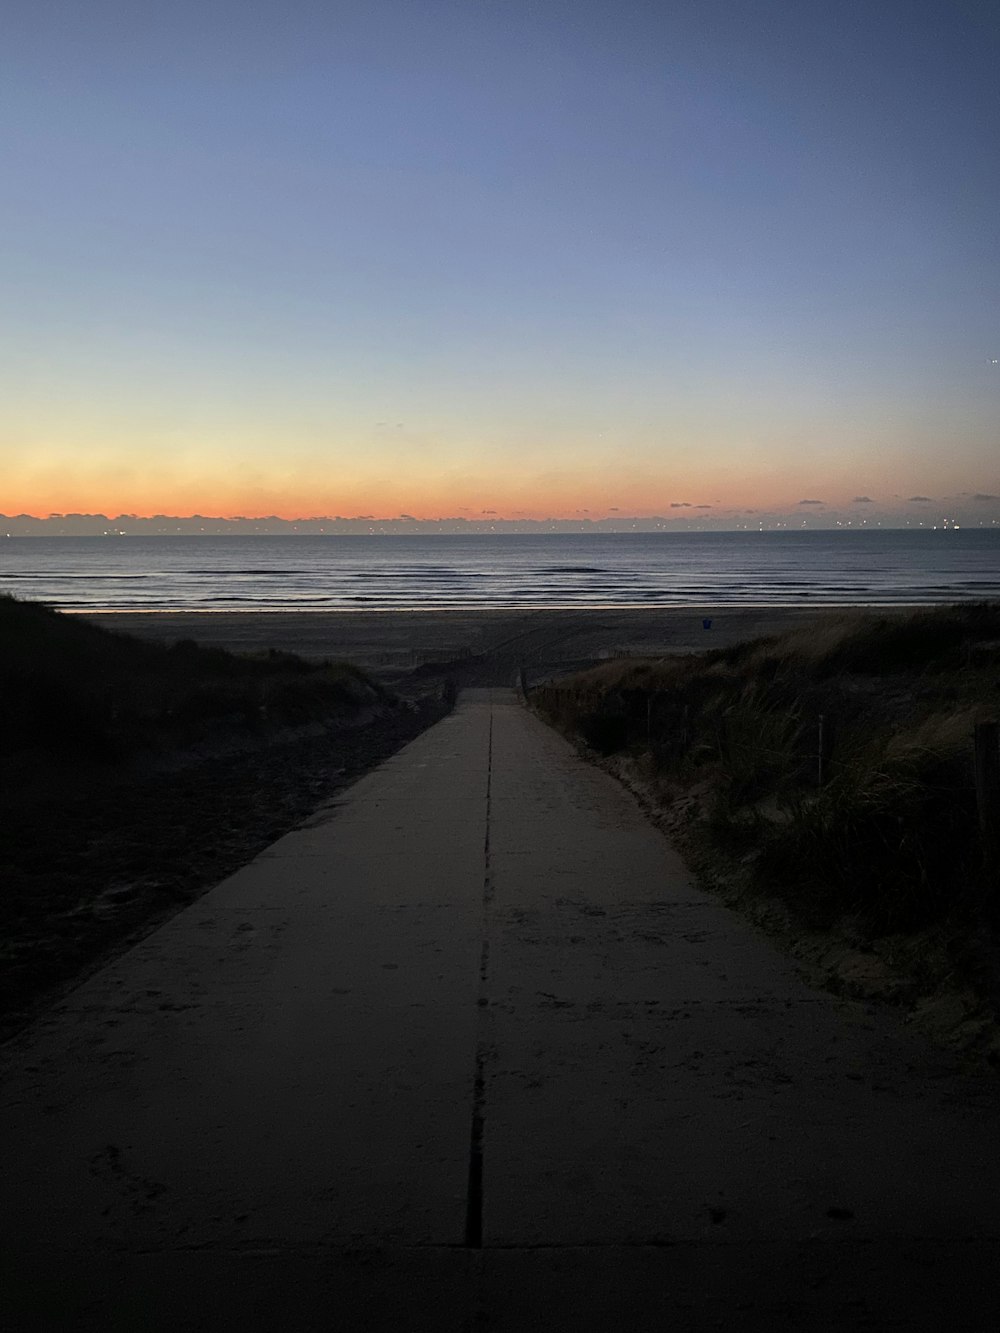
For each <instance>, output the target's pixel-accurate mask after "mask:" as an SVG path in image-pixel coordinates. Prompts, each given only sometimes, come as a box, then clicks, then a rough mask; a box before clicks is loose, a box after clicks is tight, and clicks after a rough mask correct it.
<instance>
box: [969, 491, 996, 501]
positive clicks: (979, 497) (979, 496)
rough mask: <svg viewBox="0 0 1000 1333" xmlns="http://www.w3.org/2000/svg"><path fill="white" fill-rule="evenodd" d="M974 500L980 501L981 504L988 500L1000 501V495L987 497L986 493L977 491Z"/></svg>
mask: <svg viewBox="0 0 1000 1333" xmlns="http://www.w3.org/2000/svg"><path fill="white" fill-rule="evenodd" d="M972 498H973V500H978V501H979V502H980V503H983V502H984V501H986V500H1000V495H987V494H986V492H985V491H976V493H975V495H974V496H973V497H972Z"/></svg>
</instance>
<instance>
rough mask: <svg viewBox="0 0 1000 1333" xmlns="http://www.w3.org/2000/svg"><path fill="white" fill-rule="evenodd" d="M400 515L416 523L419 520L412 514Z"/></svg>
mask: <svg viewBox="0 0 1000 1333" xmlns="http://www.w3.org/2000/svg"><path fill="white" fill-rule="evenodd" d="M399 517H400V518H405V519H408V520H409V521H410V522H411V523H416V521H417V520H416V519H415V518H414V517H413V515H412V514H400V516H399Z"/></svg>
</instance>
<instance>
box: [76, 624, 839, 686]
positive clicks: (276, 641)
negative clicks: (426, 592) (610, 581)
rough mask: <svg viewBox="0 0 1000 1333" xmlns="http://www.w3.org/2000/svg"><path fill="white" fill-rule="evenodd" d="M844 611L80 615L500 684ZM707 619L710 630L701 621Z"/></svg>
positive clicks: (393, 671)
mask: <svg viewBox="0 0 1000 1333" xmlns="http://www.w3.org/2000/svg"><path fill="white" fill-rule="evenodd" d="M843 613H844V608H837V609H836V610H833V611H829V610H828V611H823V610H813V609H811V608H798V607H753V606H740V607H735V606H727V607H724V608H719V607H711V606H705V607H683V608H668V609H663V608H655V609H654V608H651V609H649V610H645V609H639V610H636V609H631V608H614V607H612V608H608V609H606V610H544V611H520V612H519V611H489V610H488V611H340V612H337V611H332V612H327V611H311V612H308V611H307V612H284V611H275V612H243V611H239V612H229V611H222V612H174V611H164V612H118V613H115V614H92V615H90V616H88V617H87V618H88V619H90V620H92V621H94V622H96V623H97V624H101V625H104V626H106V627H107V628H109V629H117V630H121V631H123V632H125V633H128V634H136V635H139V636H140V637H143V638H154V639H160V640H165V641H167V642H172V641H175V640H177V639H194V640H196V641H197V642H198V643H202V644H210V645H213V646H215V647H220V648H227V649H230V650H232V651H236V652H261V651H264V650H266V649H268V648H275V649H281V650H284V651H286V652H294V653H299V654H301V655H302V656H303V657H312V658H322V657H330V658H337V659H344V660H347V661H351V662H357V663H358V664H359V665H360V666H363V667H365V668H366V669H368V670H369V671H372V672H374V673H375V674H377V675H381V676H386V677H392V676H398V675H400V674H404V673H407V672H409V671H412V670H413V669H414V668H419V667H422V666H424V667H430V666H440V667H441V668H442V669H446V668H449V667H453V668H456V669H458V670H459V672H460V674H462V676H463V680H464V681H465V683H470V684H471V683H481V684H509V683H510V680H509V677H510V674H511V672H516V671H517V669H518V667H519V666H523V667H525V669H526V670H528V671H530V672H532V673H534V674H535V675H536V676H543V675H550V674H559V673H562V672H566V671H571V670H573V669H575V668H578V667H582V666H587V665H590V664H592V663H594V662H597V661H601V660H603V659H606V658H609V657H615V656H620V655H652V656H656V655H659V654H665V653H676V652H693V651H699V650H702V649H705V648H721V647H726V646H728V645H730V644H733V643H738V642H740V641H742V640H746V639H752V638H756V637H758V636H759V635H763V634H777V633H780V632H781V631H783V630H785V629H790V628H792V627H793V626H798V625H801V624H804V623H808V622H810V621H815V620H817V619H819V618H822V617H828V616H831V615H832V616H837V615H842V614H843ZM706 620H708V621H710V622H711V628H710V629H706V628H705V627H704V624H703V622H704V621H706ZM473 676H474V677H475V680H473Z"/></svg>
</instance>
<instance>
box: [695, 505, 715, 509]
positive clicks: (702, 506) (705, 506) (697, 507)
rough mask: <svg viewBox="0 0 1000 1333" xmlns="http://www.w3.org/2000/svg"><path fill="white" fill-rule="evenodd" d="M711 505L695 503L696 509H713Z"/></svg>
mask: <svg viewBox="0 0 1000 1333" xmlns="http://www.w3.org/2000/svg"><path fill="white" fill-rule="evenodd" d="M711 508H712V506H711V505H695V509H711Z"/></svg>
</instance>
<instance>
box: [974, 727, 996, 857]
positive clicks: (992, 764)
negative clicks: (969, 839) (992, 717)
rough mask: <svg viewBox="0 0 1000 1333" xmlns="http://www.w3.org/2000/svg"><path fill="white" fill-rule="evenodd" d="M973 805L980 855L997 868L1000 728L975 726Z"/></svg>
mask: <svg viewBox="0 0 1000 1333" xmlns="http://www.w3.org/2000/svg"><path fill="white" fill-rule="evenodd" d="M975 748H976V805H977V806H978V809H979V832H980V834H981V836H982V840H983V855H984V857H985V860H986V864H987V865H988V866H989V867H990V869H995V868H996V867H997V865H1000V724H998V723H996V722H977V723H976V729H975Z"/></svg>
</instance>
